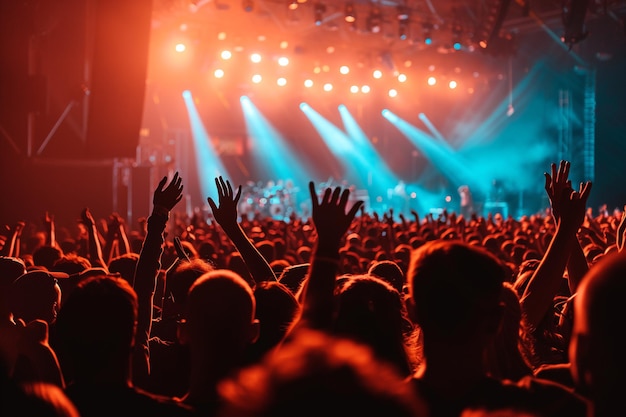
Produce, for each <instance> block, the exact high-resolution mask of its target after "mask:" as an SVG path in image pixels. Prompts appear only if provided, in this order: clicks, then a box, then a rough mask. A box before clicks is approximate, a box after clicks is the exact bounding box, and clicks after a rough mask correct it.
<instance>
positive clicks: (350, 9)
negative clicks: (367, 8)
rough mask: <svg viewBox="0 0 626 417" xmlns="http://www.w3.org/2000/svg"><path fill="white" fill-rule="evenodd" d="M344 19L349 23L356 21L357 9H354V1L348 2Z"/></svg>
mask: <svg viewBox="0 0 626 417" xmlns="http://www.w3.org/2000/svg"><path fill="white" fill-rule="evenodd" d="M344 20H345V21H346V22H348V23H354V22H356V11H355V10H354V4H352V2H348V3H346V10H345V13H344Z"/></svg>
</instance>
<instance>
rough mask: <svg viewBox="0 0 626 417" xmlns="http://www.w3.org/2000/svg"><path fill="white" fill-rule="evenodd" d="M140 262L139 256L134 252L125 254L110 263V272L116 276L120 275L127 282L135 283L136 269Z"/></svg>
mask: <svg viewBox="0 0 626 417" xmlns="http://www.w3.org/2000/svg"><path fill="white" fill-rule="evenodd" d="M138 261H139V254H138V253H134V252H129V253H125V254H123V255H119V256H116V257H115V258H113V259H111V260H110V261H109V265H108V267H109V272H111V273H113V274H115V273H118V274H120V276H121V277H122V278H124V279H125V280H126V281H128V282H130V283H131V285H132V283H133V279H134V277H135V268H136V267H137V262H138Z"/></svg>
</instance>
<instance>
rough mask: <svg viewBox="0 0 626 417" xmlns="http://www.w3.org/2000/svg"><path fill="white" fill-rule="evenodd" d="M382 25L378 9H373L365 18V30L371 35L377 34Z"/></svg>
mask: <svg viewBox="0 0 626 417" xmlns="http://www.w3.org/2000/svg"><path fill="white" fill-rule="evenodd" d="M381 24H382V16H381V14H380V10H378V8H375V9H373V10H372V11H371V12H370V15H369V16H368V18H367V30H369V31H370V32H372V33H379V32H380V29H381Z"/></svg>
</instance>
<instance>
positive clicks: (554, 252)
mask: <svg viewBox="0 0 626 417" xmlns="http://www.w3.org/2000/svg"><path fill="white" fill-rule="evenodd" d="M590 191H591V183H590V182H587V183H585V184H581V185H580V189H579V191H577V192H576V191H572V192H571V193H570V194H569V195H568V194H567V193H564V194H563V195H562V196H561V198H560V199H559V202H558V205H559V211H560V215H559V222H558V224H557V226H556V232H555V234H554V236H553V237H552V240H551V242H550V244H549V245H548V249H547V250H546V253H545V254H544V256H543V258H542V260H541V262H540V264H539V266H538V267H537V269H536V270H535V272H534V274H533V276H532V277H531V279H530V281H529V283H528V286H527V287H526V290H525V291H524V294H523V295H522V298H521V300H520V302H521V306H522V311H523V312H524V313H525V315H526V318H527V320H528V323H529V325H530V326H531V327H533V328H536V327H537V326H538V325H539V323H540V322H541V320H542V319H543V318H544V316H545V315H546V314H547V313H548V312H549V311H550V309H551V308H552V307H553V305H554V296H555V295H556V294H557V292H558V290H559V287H560V285H561V280H562V279H563V272H564V271H565V267H566V265H567V261H568V259H569V255H570V253H571V250H572V248H573V247H574V245H576V241H577V237H576V232H577V231H578V228H579V227H580V226H581V224H582V222H583V219H584V217H585V206H586V203H587V198H588V196H589V193H590Z"/></svg>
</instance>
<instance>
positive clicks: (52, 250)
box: [33, 245, 63, 269]
mask: <svg viewBox="0 0 626 417" xmlns="http://www.w3.org/2000/svg"><path fill="white" fill-rule="evenodd" d="M62 256H63V252H61V249H59V248H57V247H55V246H50V245H42V246H39V247H38V248H36V249H35V250H34V251H33V263H34V264H35V265H36V266H42V267H44V268H46V269H52V266H53V265H54V263H55V262H56V261H58V260H59V259H61V257H62Z"/></svg>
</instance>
